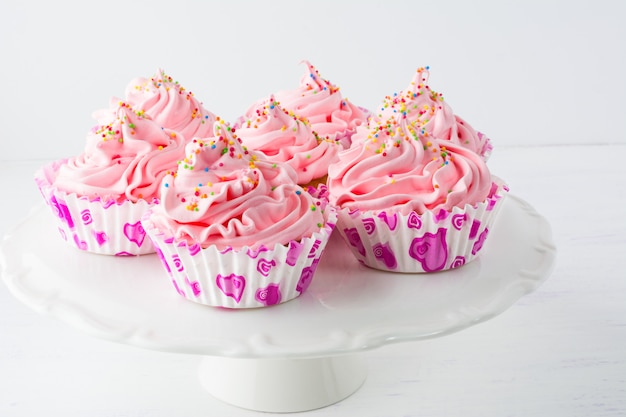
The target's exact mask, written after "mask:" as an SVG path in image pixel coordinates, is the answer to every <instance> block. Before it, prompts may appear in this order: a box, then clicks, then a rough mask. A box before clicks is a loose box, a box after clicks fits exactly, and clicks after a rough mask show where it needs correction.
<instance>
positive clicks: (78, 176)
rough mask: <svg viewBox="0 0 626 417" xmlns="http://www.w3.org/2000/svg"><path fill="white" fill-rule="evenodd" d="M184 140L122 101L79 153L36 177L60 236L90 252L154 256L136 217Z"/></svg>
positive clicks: (156, 189)
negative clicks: (109, 118)
mask: <svg viewBox="0 0 626 417" xmlns="http://www.w3.org/2000/svg"><path fill="white" fill-rule="evenodd" d="M184 141H185V139H184V137H183V136H182V135H181V134H179V133H177V132H175V131H172V130H168V129H163V128H162V127H161V126H159V125H158V124H157V123H155V122H154V121H153V120H152V119H151V118H150V117H148V116H147V115H146V114H145V113H144V112H143V111H137V110H134V109H133V108H131V106H130V105H129V104H127V103H124V102H120V103H119V104H118V107H117V109H116V110H115V117H114V118H113V119H112V121H110V122H109V123H107V124H105V125H97V126H95V127H94V128H93V129H92V131H91V132H90V133H89V134H88V135H87V140H86V144H85V148H84V151H83V153H81V154H80V155H78V156H75V157H71V158H68V159H63V160H59V161H55V162H53V163H51V164H49V165H46V166H44V167H42V168H41V169H40V170H38V172H37V173H36V174H35V181H36V183H37V185H38V186H39V189H40V191H41V192H42V195H43V196H44V198H45V200H46V202H47V203H48V205H49V206H50V208H51V209H52V212H53V213H54V214H55V218H56V219H57V220H58V221H57V225H58V228H59V231H60V232H61V235H62V236H63V237H64V238H65V240H67V241H68V242H70V243H72V244H73V245H75V246H76V247H78V248H79V249H82V250H87V251H89V252H94V253H100V254H109V255H140V254H145V253H151V252H154V248H153V246H152V244H151V242H150V240H149V239H148V238H146V234H145V231H144V230H143V228H142V226H141V223H140V219H141V216H142V214H143V212H144V211H145V210H146V209H147V208H148V207H150V206H152V205H154V204H156V202H157V201H158V198H159V190H160V189H159V183H160V182H161V180H162V179H163V178H164V177H165V175H166V173H167V172H168V171H170V170H172V169H174V168H175V167H176V164H177V161H178V160H180V158H181V157H182V156H184V149H185V148H184Z"/></svg>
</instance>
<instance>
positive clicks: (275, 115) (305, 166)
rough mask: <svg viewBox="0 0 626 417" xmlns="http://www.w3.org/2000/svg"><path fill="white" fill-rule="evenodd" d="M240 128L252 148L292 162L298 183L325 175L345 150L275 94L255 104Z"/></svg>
mask: <svg viewBox="0 0 626 417" xmlns="http://www.w3.org/2000/svg"><path fill="white" fill-rule="evenodd" d="M236 127H237V134H238V136H239V137H240V138H241V140H242V141H243V144H244V145H246V146H247V147H248V148H249V149H252V150H255V151H258V152H261V153H263V154H264V155H265V156H266V157H267V158H268V159H269V160H271V161H278V162H285V163H287V164H288V165H290V166H291V167H292V168H293V169H294V170H295V171H296V174H297V175H298V180H297V182H298V184H307V183H309V182H311V181H312V180H314V179H318V178H322V177H324V176H325V175H326V174H327V173H328V165H329V164H330V163H331V162H334V161H335V160H336V159H337V153H338V152H339V150H340V149H341V146H340V145H339V144H338V143H337V142H336V141H334V140H330V139H322V138H320V137H319V135H318V134H317V133H316V132H314V131H313V130H312V129H311V125H310V124H309V122H308V121H307V120H306V119H304V118H302V117H299V116H296V115H295V114H294V113H293V112H288V111H287V110H285V109H283V108H282V107H281V105H280V103H278V101H276V100H275V98H274V96H271V97H270V98H269V99H268V100H265V101H263V102H261V103H259V104H257V105H255V106H253V107H251V108H250V109H249V110H248V111H247V112H246V114H245V115H244V116H243V118H242V119H241V121H240V122H239V123H238V124H237V125H236Z"/></svg>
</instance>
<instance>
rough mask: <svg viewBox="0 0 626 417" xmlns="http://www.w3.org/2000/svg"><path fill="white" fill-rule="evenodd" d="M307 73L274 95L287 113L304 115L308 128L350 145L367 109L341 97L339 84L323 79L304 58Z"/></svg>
mask: <svg viewBox="0 0 626 417" xmlns="http://www.w3.org/2000/svg"><path fill="white" fill-rule="evenodd" d="M304 63H305V64H306V66H307V72H306V73H305V74H304V76H303V77H302V78H301V80H300V85H299V86H298V87H297V88H296V89H293V90H285V91H280V92H277V93H276V94H275V95H274V96H275V97H276V100H278V102H279V103H280V104H281V106H282V107H283V108H284V109H286V110H287V111H289V112H293V113H294V114H297V115H298V116H300V117H303V118H306V119H307V120H308V121H309V123H310V124H311V128H312V129H313V130H314V131H315V132H317V134H318V135H319V136H320V137H321V138H322V139H324V140H329V141H338V142H340V143H341V144H342V146H343V147H348V146H350V140H351V137H352V134H353V133H354V131H355V130H356V128H357V127H358V126H360V125H363V124H366V123H367V119H368V118H369V116H370V113H369V111H367V110H365V109H363V108H361V107H358V106H355V105H354V104H352V103H351V102H350V101H349V100H348V99H347V98H344V97H343V96H342V95H341V92H340V91H339V87H337V86H335V85H334V84H332V83H330V82H329V81H328V80H325V79H323V78H322V77H321V76H320V75H319V73H318V71H317V70H316V69H315V67H313V65H311V64H310V63H309V62H308V61H304Z"/></svg>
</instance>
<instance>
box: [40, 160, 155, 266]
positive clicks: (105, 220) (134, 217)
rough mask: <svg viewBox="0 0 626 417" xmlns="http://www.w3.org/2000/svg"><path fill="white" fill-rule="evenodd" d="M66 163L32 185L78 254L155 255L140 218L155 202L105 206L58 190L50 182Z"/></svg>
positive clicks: (51, 168)
mask: <svg viewBox="0 0 626 417" xmlns="http://www.w3.org/2000/svg"><path fill="white" fill-rule="evenodd" d="M66 161H67V160H58V161H55V162H52V163H50V164H48V165H46V166H44V167H42V168H40V169H39V170H38V171H37V172H36V173H35V182H36V184H37V186H38V187H39V191H40V192H41V194H42V196H43V198H44V200H45V201H46V204H47V205H48V206H49V207H50V210H51V211H52V213H53V215H54V218H55V220H56V224H57V227H58V230H59V233H60V234H61V237H62V238H63V239H64V240H65V241H66V242H68V243H69V244H70V245H72V246H74V247H76V248H78V249H80V250H84V251H88V252H93V253H97V254H102V255H117V256H131V255H144V254H148V253H154V251H155V250H154V246H153V245H152V241H151V240H150V239H149V238H148V237H147V235H146V232H145V231H144V229H143V226H142V225H141V217H142V216H143V214H144V213H145V212H146V210H148V209H149V208H150V207H151V206H153V205H155V204H156V203H157V200H156V199H155V200H154V201H152V202H148V201H145V200H139V201H138V202H136V203H134V202H132V201H128V200H127V201H124V202H121V203H117V202H114V201H106V202H105V201H102V200H100V199H95V200H91V199H89V197H86V196H78V195H76V194H75V193H66V192H64V191H61V190H58V189H56V188H55V187H54V186H53V185H52V184H53V179H54V178H55V176H56V173H57V171H58V170H59V168H60V167H61V165H63V164H64V163H65V162H66Z"/></svg>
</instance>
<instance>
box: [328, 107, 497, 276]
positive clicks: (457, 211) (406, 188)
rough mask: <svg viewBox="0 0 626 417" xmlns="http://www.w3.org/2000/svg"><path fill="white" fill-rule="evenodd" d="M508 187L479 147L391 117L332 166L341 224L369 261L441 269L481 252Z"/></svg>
mask: <svg viewBox="0 0 626 417" xmlns="http://www.w3.org/2000/svg"><path fill="white" fill-rule="evenodd" d="M506 191H507V187H506V186H505V185H504V184H503V183H502V182H501V181H500V180H499V179H497V178H495V177H492V176H491V174H490V172H489V170H488V168H487V166H486V165H485V162H484V160H483V159H482V158H481V157H480V156H479V155H478V154H476V153H474V152H473V151H470V150H468V149H467V148H464V147H462V146H460V145H458V144H455V143H453V142H450V141H445V140H436V139H429V138H428V137H426V136H425V135H424V134H423V133H422V130H421V126H420V125H419V123H418V122H413V123H410V122H409V121H408V120H407V119H406V118H402V117H401V118H399V119H396V118H391V119H388V120H387V121H386V123H381V124H379V125H377V126H376V125H373V126H372V127H371V132H370V135H368V138H366V139H365V140H364V141H362V142H361V143H359V144H354V145H353V146H352V147H351V148H350V149H347V150H345V151H343V152H341V153H340V154H339V161H338V162H336V163H334V164H332V165H331V166H330V168H329V178H328V192H329V199H330V203H331V204H333V205H335V206H336V207H337V209H338V221H337V226H338V227H337V228H338V230H339V233H340V234H341V235H342V236H343V237H344V239H345V241H346V242H347V243H348V246H349V247H350V249H351V251H352V253H353V254H354V255H355V256H356V257H357V259H359V261H361V262H362V263H364V264H365V265H367V266H370V267H372V268H377V269H382V270H387V271H395V272H434V271H442V270H446V269H450V268H456V267H459V266H461V265H463V264H465V263H467V262H470V261H471V260H473V259H475V258H476V256H477V255H478V254H479V252H480V250H481V248H482V247H483V244H484V243H485V241H486V239H487V237H488V235H489V230H490V229H491V228H492V226H493V222H494V220H495V217H496V214H497V211H498V209H499V208H500V206H501V204H502V203H501V200H502V198H503V197H504V196H505V194H506Z"/></svg>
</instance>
